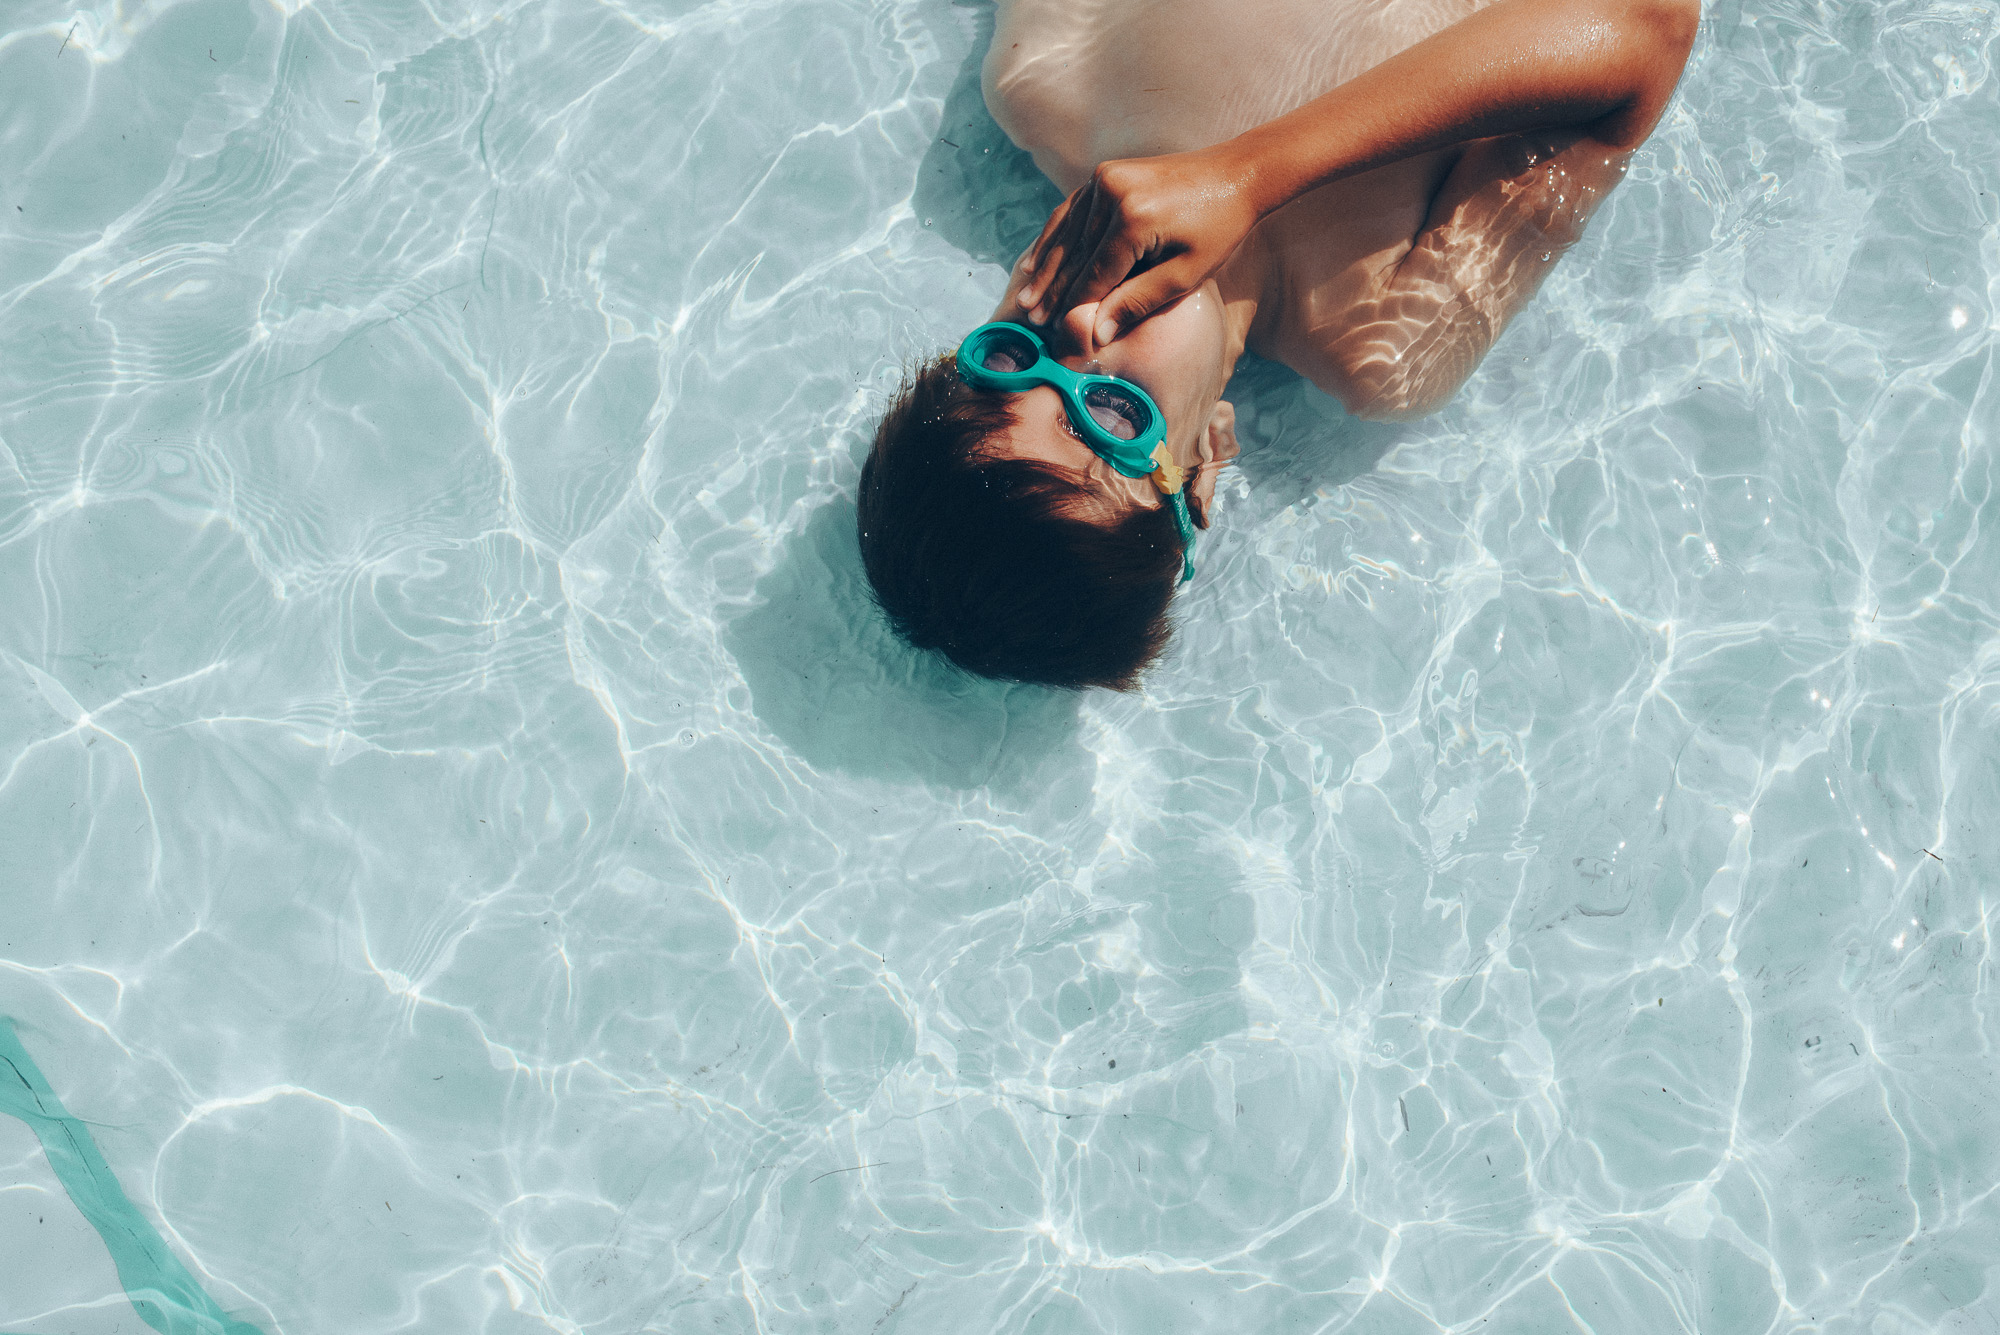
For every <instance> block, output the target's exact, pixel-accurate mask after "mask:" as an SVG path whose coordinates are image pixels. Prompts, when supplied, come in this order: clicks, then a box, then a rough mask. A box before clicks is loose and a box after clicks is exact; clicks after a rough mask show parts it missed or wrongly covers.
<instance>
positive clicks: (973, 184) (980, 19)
mask: <svg viewBox="0 0 2000 1335" xmlns="http://www.w3.org/2000/svg"><path fill="white" fill-rule="evenodd" d="M952 7H953V9H954V10H955V11H957V12H958V13H959V14H960V15H964V16H966V19H967V21H968V22H970V23H971V24H972V25H974V29H975V31H974V33H973V39H972V49H971V50H970V51H969V52H967V54H966V57H965V63H964V64H962V65H960V66H959V69H958V77H957V78H956V79H954V80H953V81H952V85H951V91H950V92H949V93H947V94H946V95H945V100H944V115H943V117H942V118H941V119H940V120H939V122H938V132H937V137H936V138H934V139H932V140H931V146H930V149H929V150H928V151H927V152H926V153H925V154H924V160H923V162H922V164H921V165H920V166H919V167H918V168H917V180H916V184H915V186H914V187H913V189H912V192H911V197H910V207H911V208H913V209H914V210H916V214H917V217H919V218H920V219H922V220H923V222H924V225H925V226H927V227H929V228H930V229H931V230H932V231H934V232H936V233H937V234H938V235H939V236H941V237H943V238H944V239H945V240H946V241H949V242H951V244H952V245H954V246H957V247H958V248H959V249H960V250H963V251H964V252H965V253H966V255H967V257H969V258H971V259H974V260H978V261H979V262H981V263H982V264H998V265H1000V266H1002V267H1003V268H1011V267H1012V266H1013V263H1014V261H1015V260H1016V259H1017V258H1019V256H1020V254H1021V252H1022V251H1024V250H1026V249H1027V248H1028V247H1029V245H1031V244H1032V243H1033V242H1034V239H1035V238H1036V237H1037V236H1039V235H1041V231H1042V224H1043V223H1045V222H1047V221H1048V217H1049V214H1050V213H1052V212H1053V211H1054V210H1055V207H1056V205H1058V204H1060V203H1062V199H1063V196H1062V191H1060V190H1058V189H1056V187H1055V183H1054V182H1052V181H1050V180H1049V178H1048V177H1046V176H1044V175H1042V173H1041V169H1040V168H1038V167H1036V166H1035V160H1034V159H1033V158H1032V157H1030V156H1029V155H1028V154H1027V153H1025V152H1023V151H1022V150H1021V149H1018V148H1016V147H1015V146H1014V141H1013V140H1011V139H1009V138H1008V137H1007V135H1006V132H1005V131H1003V130H1002V129H1001V128H1000V126H999V125H998V124H997V123H996V122H995V121H994V119H993V117H992V114H991V113H989V112H988V111H987V110H986V95H985V93H984V92H982V91H981V89H980V86H979V68H980V66H981V65H982V64H984V63H985V60H986V48H987V46H988V45H989V44H990V43H991V42H992V40H993V6H992V5H991V4H990V3H988V2H987V0H973V2H972V3H967V0H956V3H954V5H953V6H952ZM999 297H1000V294H999V293H998V292H995V293H994V300H996V301H997V300H999Z"/></svg>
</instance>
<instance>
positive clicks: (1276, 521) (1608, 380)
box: [0, 0, 2000, 1335]
mask: <svg viewBox="0 0 2000 1335" xmlns="http://www.w3.org/2000/svg"><path fill="white" fill-rule="evenodd" d="M990 25H991V13H990V9H989V8H987V7H986V6H984V5H978V4H965V3H947V2H946V0H910V2H909V3H886V2H877V3H865V2H863V0H712V2H711V3H707V4H698V3H691V2H689V0H668V2H666V3H644V2H643V0H625V2H622V3H599V4H586V3H572V2H569V0H550V2H548V3H533V4H526V3H514V4H467V3H431V4H425V5H390V4H381V3H353V2H345V3H343V2H340V0H334V2H332V3H319V4H302V3H297V2H296V0H283V2H282V3H265V4H260V3H252V2H251V0H187V2H185V3H166V2H162V0H155V2H153V3H144V4H136V3H109V2H107V3H98V4H94V5H90V6H86V7H83V8H70V7H65V6H58V5H54V4H48V3H41V0H16V3H14V4H12V5H10V6H8V7H7V9H6V10H5V14H4V18H0V317H4V318H0V594H4V601H0V894H4V895H5V900H4V904H5V908H4V913H0V1016H5V1017H8V1018H9V1019H11V1020H12V1022H13V1024H14V1026H15V1028H16V1030H17V1031H18V1034H19V1038H20V1044H21V1048H22V1050H24V1051H25V1052H26V1053H28V1054H30V1055H31V1057H32V1061H33V1062H34V1063H35V1064H37V1065H38V1066H39V1067H40V1070H41V1072H42V1074H43V1075H44V1076H45V1077H46V1080H47V1087H48V1089H49V1090H50V1092H51V1095H52V1096H59V1098H60V1101H61V1104H62V1105H63V1106H65V1107H66V1108H67V1110H68V1113H69V1114H70V1115H71V1116H73V1118H74V1119H76V1121H75V1122H74V1124H72V1123H69V1122H63V1121H60V1120H59V1119H58V1120H55V1121H49V1120H46V1119H45V1120H44V1121H43V1122H42V1123H39V1124H38V1125H40V1126H41V1129H42V1130H44V1131H48V1132H50V1134H56V1133H57V1132H59V1131H61V1130H62V1128H65V1127H72V1126H73V1127H81V1128H84V1129H86V1130H87V1132H88V1134H89V1135H90V1136H91V1137H92V1138H94V1140H95V1142H96V1146H97V1148H98V1149H99V1150H100V1151H101V1153H102V1156H103V1161H104V1163H105V1164H107V1165H108V1167H109V1170H110V1171H111V1172H112V1173H113V1174H115V1176H116V1179H117V1182H118V1184H119V1185H120V1186H121V1187H122V1190H123V1192H124V1193H125V1195H126V1196H128V1197H129V1198H130V1201H131V1204H132V1206H133V1208H135V1209H136V1210H137V1211H138V1214H139V1215H140V1216H141V1217H143V1219H144V1220H145V1221H147V1222H148V1223H149V1224H150V1225H151V1226H152V1227H153V1228H154V1229H156V1230H157V1232H158V1234H159V1237H160V1239H161V1240H163V1243H164V1245H165V1246H167V1247H168V1248H170V1249H171V1252H172V1255H173V1256H174V1257H176V1258H178V1260H179V1262H180V1263H181V1264H184V1265H185V1267H186V1271H187V1273H188V1274H189V1275H191V1276H193V1277H194V1278H195V1279H196V1280H198V1282H199V1283H200V1285H201V1286H202V1287H203V1289H204V1290H205V1291H206V1293H207V1294H208V1295H210V1297H211V1298H212V1300H213V1302H214V1304H216V1305H217V1309H218V1310H220V1311H223V1312H226V1313H228V1314H229V1316H230V1317H231V1318H233V1319H237V1320H241V1321H245V1322H248V1323H251V1324H253V1325H255V1326H256V1327H258V1328H261V1329H264V1330H268V1331H272V1332H279V1331H283V1332H293V1333H300V1335H303V1333H305V1332H341V1333H342V1335H347V1333H351V1332H361V1331H420V1332H432V1331H437V1332H461V1331H485V1332H496V1333H499V1332H529V1331H544V1330H547V1331H560V1332H585V1331H588V1332H600V1331H601V1332H637V1331H673V1332H684V1331H726V1332H738V1331H742V1332H750V1331H757V1332H809V1331H826V1332H834V1331H839V1332H860V1333H863V1335H894V1332H899V1331H900V1332H931V1331H944V1330H967V1331H985V1330H993V1331H1033V1332H1038V1333H1041V1335H1068V1333H1070V1332H1114V1331H1116V1332H1158V1331H1167V1330H1172V1331H1206V1330H1216V1329H1229V1330H1244V1331H1258V1332H1279V1331H1300V1332H1308V1331H1322V1330H1324V1331H1337V1330H1338V1331H1356V1332H1370V1333H1375V1332H1382V1333H1385V1335H1386V1333H1388V1332H1422V1331H1433V1330H1438V1329H1445V1330H1453V1331H1474V1330H1477V1331H1482V1332H1524V1333H1525V1332H1535V1333H1536V1335H1540V1333H1542V1332H1553V1331H1564V1330H1571V1329H1576V1330H1588V1331H1596V1332H1620V1333H1621V1335H1622V1333H1627V1332H1655V1331H1658V1332H1668V1331H1700V1332H1703V1333H1704V1335H1713V1333H1720V1332H1739V1331H1741V1332H1753V1331H1799V1330H1817V1331H1839V1332H1862V1331H1866V1332H1882V1333H1885V1335H1887V1333H1891V1332H1927V1331H1962V1332H1986V1331H1993V1330H1995V1329H2000V1262H1996V1258H2000V1137H1996V1136H1995V1135H1994V1134H1993V1126H1994V1124H1995V1121H1996V1118H2000V1057H1997V1056H1996V1050H1995V1044H1996V1040H2000V1027H1997V1026H2000V1009H1997V1008H2000V980H1996V967H2000V966H1996V961H1995V956H1994V943H1993V939H1992V935H1993V926H1994V918H1995V916H1996V914H2000V892H1997V891H1996V888H1995V887H1996V870H1997V869H1996V862H2000V843H1996V838H1995V834H1994V831H1995V829H1996V816H2000V811H1996V800H2000V603H1997V602H1996V598H1995V593H1994V590H1995V587H1996V584H1995V577H1996V574H2000V535H1997V534H1996V532H1995V528H1996V515H2000V511H1996V510H1995V509H1994V508H1993V507H1992V505H1991V504H1990V503H1989V502H1990V500H1991V497H1992V493H1993V489H1994V485H1995V481H1996V466H1995V440H1994V436H1995V429H1996V425H2000V412H1996V403H2000V386H1996V381H1995V376H1996V368H1995V364H1994V349H1995V337H1994V334H1995V328H1996V297H2000V289H1996V276H2000V221H1997V220H2000V163H1996V157H1995V153H1994V144H1995V135H1996V128H1995V127H1996V125H2000V118H1996V83H1995V80H1994V78H1993V61H1994V56H1995V32H1996V27H2000V18H1996V14H1995V10H1994V8H1993V6H1992V5H1991V4H1990V3H1972V4H1952V3H1911V2H1909V0H1892V2H1890V3H1882V4H1866V5H1863V4H1849V5H1838V4H1817V3H1806V2H1804V0H1756V3H1752V4H1735V3H1720V4H1715V5H1713V6H1711V7H1710V8H1709V10H1708V12H1707V15H1706V19H1705V22H1704V25H1703V29H1702V34H1701V37H1700V40H1699V43H1698V45H1697V47H1696V51H1695V55H1694V59H1693V62H1692V64H1691V66H1690V70H1689V73H1688V76H1687V78H1686V80H1685V82H1684V84H1683V90H1682V95H1681V97H1680V99H1679V100H1678V101H1677V103H1676V105H1675V107H1674V109H1673V110H1672V111H1671V112H1670V113H1669V115H1668V117H1667V119H1666V121H1665V122H1664V123H1663V125H1662V126H1661V129H1660V131H1659V133H1658V134H1657V136H1656V137H1655V138H1654V140H1653V141H1652V142H1651V144H1650V145H1649V146H1648V147H1647V148H1646V149H1645V150H1644V151H1643V152H1642V153H1641V154H1640V155H1639V156H1638V158H1637V159H1636V160H1635V163H1634V166H1633V169H1632V171H1631V174H1630V176H1629V178H1628V180H1627V182H1626V184H1625V185H1623V186H1622V187H1621V188H1620V189H1619V191H1618V192H1617V193H1616V194H1615V195H1614V196H1613V197H1612V199H1611V201H1610V203H1609V204H1608V206H1607V207H1606V208H1605V210H1604V211H1603V212H1602V214H1601V215H1600V216H1599V218H1598V220H1597V222H1596V223H1595V224H1594V225H1593V228H1592V230H1591V233H1590V235H1589V236H1588V238H1587V239H1586V240H1585V241H1584V243H1583V244H1582V245H1581V246H1579V247H1578V248H1577V250H1576V251H1574V252H1573V253H1572V254H1571V255H1570V256H1569V257H1568V258H1567V259H1566V260H1565V261H1564V262H1563V263H1562V265H1561V266H1560V268H1559V269H1558V271H1557V273H1556V274H1555V276H1554V277H1553V279H1552V280H1551V281H1550V283H1549V284H1548V286H1547V287H1546V289H1545V290H1544V292H1543V294H1542V296H1541V297H1540V298H1539V299H1538V300H1537V301H1536V302H1535V304H1534V305H1533V306H1532V307H1531V308H1530V309H1529V310H1528V311H1527V313H1526V314H1524V315H1523V316H1522V317H1521V318H1520V319H1519V321H1518V322H1517V323H1516V325H1515V326H1514V327H1513V328H1512V329H1511V330H1510V331H1509V332H1508V333H1507V334H1506V336H1505V337H1504V338H1503V339H1502V340H1501V341H1500V343H1499V345H1498V346H1497V348H1496V349H1495V351H1494V353H1493V355H1492V356H1491V358H1490V359H1489V360H1488V361H1487V363H1486V364H1485V366H1484V367H1483V368H1482V369H1481V370H1480V371H1479V373H1478V374H1477V375H1476V376H1475V377H1474V378H1473V380H1472V381H1471V383H1470V384H1469V385H1468V386H1467V387H1466V389H1465V390H1464V391H1463V392H1462V393H1461V394H1460V395H1459V396H1458V398H1457V399H1456V400H1455V401H1454V402H1453V403H1452V404H1451V405H1450V406H1449V407H1448V408H1447V409H1446V410H1445V411H1444V412H1442V413H1440V414H1439V415H1437V416H1435V417H1433V418H1430V419H1427V420H1424V421H1421V422H1417V423H1414V424H1409V425H1401V426H1372V425H1364V424H1358V423H1355V422H1353V421H1350V420H1347V419H1345V418H1344V417H1343V416H1342V415H1341V413H1340V412H1339V410H1338V409H1337V407H1336V406H1335V405H1333V404H1332V402H1331V401H1330V400H1328V399H1327V398H1325V397H1324V396H1322V395H1320V394H1318V393H1317V392H1315V391H1312V390H1310V389H1308V388H1306V387H1304V386H1303V385H1301V384H1300V382H1298V381H1297V380H1296V378H1294V377H1292V376H1291V375H1290V374H1289V373H1286V372H1283V371H1282V370H1280V369H1279V368H1276V367H1273V366H1270V365H1268V364H1263V363H1254V364H1249V365H1246V367H1245V368H1244V369H1243V370H1242V372H1241V373H1240V374H1239V376H1238V379H1237V382H1236V385H1235V387H1234V388H1233V390H1232V396H1233V397H1234V398H1235V400H1236V402H1237V403H1238V405H1239V407H1240V409H1241V411H1242V417H1243V423H1244V428H1245V442H1246V444H1245V452H1244V456H1243V459H1242V462H1241V465H1240V467H1239V468H1238V469H1237V470H1236V473H1235V475H1234V477H1233V479H1231V480H1230V481H1229V482H1228V483H1227V484H1226V485H1225V487H1224V494H1223V495H1222V497H1221V502H1220V505H1219V507H1218V509H1219V517H1218V521H1217V526H1216V529H1215V530H1214V531H1213V532H1212V533H1211V535H1209V536H1207V537H1205V538H1204V539H1203V560H1202V570H1201V574H1200V576H1199V577H1198V578H1197V579H1196V581H1195V582H1194V584H1192V585H1191V586H1190V587H1189V588H1188V589H1187V591H1186V592H1185V593H1184V594H1183V595H1182V597H1181V599H1180V602H1179V604H1178V607H1179V616H1180V620H1181V627H1182V628H1181V631H1180V635H1179V639H1178V641H1177V648H1176V650H1175V651H1174V652H1173V654H1172V657H1171V658H1170V660H1169V661H1168V662H1167V663H1166V665H1165V666H1164V667H1163V668H1162V669H1160V670H1159V671H1158V672H1156V673H1155V674H1154V675H1153V676H1152V677H1151V678H1149V679H1148V682H1147V685H1146V689H1145V691H1144V693H1143V694H1140V695H1138V696H1134V697H1117V696H1109V695H1104V694H1101V693H1094V694H1086V695H1082V696H1068V695H1061V694H1052V693H1048V692H1044V691H1039V690H1032V689H1026V688H1007V687H1000V686H994V685H989V684H981V683H976V682H972V681H968V680H965V679H961V678H957V677H954V676H952V675H950V674H948V673H947V672H945V671H943V670H941V669H939V668H938V667H937V666H935V665H934V664H932V663H930V662H927V661H925V660H922V659H920V658H917V657H915V656H913V655H911V654H909V653H908V652H906V651H904V650H902V649H900V648H898V647H897V646H896V645H895V644H894V642H893V641H892V640H891V639H890V638H889V636H888V635H887V633H886V632H885V631H884V630H883V628H882V627H881V625H880V624H879V623H878V622H877V621H876V620H875V619H874V618H873V616H872V614H871V613H870V612H869V611H868V610H867V599H866V595H865V589H864V585H863V582H862V577H861V574H860V568H859V562H858V557H857V554H856V552H855V547H854V539H853V534H852V528H853V506H852V500H851V497H852V492H853V487H854V482H855V477H856V473H857V470H858V467H859V461H860V455H861V451H862V450H863V448H864V447H865V443H866V440H867V437H868V434H869V432H870V430H871V427H872V424H873V418H874V416H875V415H876V414H877V412H878V411H879V409H880V407H881V405H882V404H883V402H884V400H885V397H886V395H887V393H888V391H889V389H890V388H891V386H892V385H893V383H894V381H895V379H896V377H897V375H898V373H899V371H900V368H901V367H902V366H903V365H904V364H905V363H907V362H908V361H909V360H911V359H913V358H915V357H917V356H919V355H921V354H923V353H926V352H928V351H931V350H934V349H936V348H938V347H939V346H941V345H944V344H946V343H949V342H950V341H952V340H953V339H955V338H956V337H957V336H958V335H959V334H960V333H962V332H963V331H964V330H965V329H966V328H968V327H970V325H971V324H972V323H974V322H975V321H976V320H978V319H979V318H981V317H982V316H983V315H984V313H985V312H986V310H987V309H989V307H990V304H991V302H992V301H993V300H994V298H995V294H996V293H997V292H998V290H999V285H1000V282H1001V267H1000V266H1001V265H1002V264H1003V263H1004V262H1005V261H1006V260H1007V259H1009V258H1011V256H1012V254H1013V253H1014V250H1015V249H1016V248H1018V247H1019V246H1020V245H1022V244H1024V243H1025V241H1026V240H1027V239H1029V238H1030V237H1031V236H1032V235H1033V232H1034V229H1035V228H1036V227H1037V226H1038V224H1039V223H1040V221H1041V219H1042V217H1043V216H1044V214H1045V212H1046V209H1047V208H1048V206H1049V205H1050V203H1051V202H1052V201H1053V198H1054V195H1053V192H1052V190H1051V189H1050V188H1049V187H1047V186H1046V185H1045V184H1043V183H1041V182H1040V181H1039V178H1038V177H1037V176H1036V175H1035V174H1034V172H1033V169H1032V167H1031V166H1030V165H1029V164H1028V163H1027V162H1026V160H1025V159H1024V158H1023V157H1022V156H1021V155H1020V154H1018V153H1017V152H1015V151H1014V150H1013V149H1012V148H1011V147H1009V146H1008V145H1007V143H1006V142H1005V140H1004V139H1003V138H1002V137H1001V136H1000V134H999V132H998V131H997V130H996V129H995V127H994V126H993V125H992V123H991V121H990V120H989V119H987V118H986V116H985V115H984V113H983V111H982V110H981V106H980V101H979V95H978V88H977V79H976V74H977V65H978V59H979V56H980V53H981V51H982V50H983V44H984V41H985V35H986V33H987V31H988V30H989V29H990ZM25 1088H26V1086H23V1089H25ZM4 1106H15V1105H4ZM50 1116H53V1114H51V1115H50ZM65 1143H68V1142H65ZM64 1162H65V1163H68V1162H71V1161H69V1160H65V1161H64ZM75 1162H83V1161H82V1160H77V1161H75ZM112 1256H113V1252H112V1251H111V1250H107V1247H106V1244H105V1242H104V1241H103V1239H101V1238H100V1237H99V1235H98V1232H97V1231H96V1229H95V1227H93V1224H92V1222H91V1218H90V1217H87V1216H86V1213H85V1212H83V1211H80V1209H79V1205H78V1203H77V1202H73V1201H72V1199H71V1197H70V1195H69V1192H68V1191H67V1190H66V1186H65V1181H64V1180H59V1178H58V1176H57V1173H56V1171H55V1170H54V1169H52V1167H51V1165H50V1161H49V1158H48V1156H46V1155H45V1154H44V1153H43V1151H42V1149H41V1148H40V1143H39V1142H38V1141H37V1140H36V1138H35V1135H34V1134H33V1129H32V1128H31V1126H30V1124H29V1123H28V1122H25V1121H21V1120H16V1119H15V1118H13V1117H6V1118H0V1328H4V1329H6V1330H9V1331H16V1332H45V1333H48V1335H98V1333H99V1332H111V1331H121V1330H122V1331H132V1330H135V1329H138V1328H139V1322H138V1318H137V1317H136V1316H135V1313H134V1309H133V1307H132V1305H131V1301H130V1299H128V1297H127V1295H126V1292H125V1287H124V1285H123V1284H122V1283H121V1280H120V1277H119V1272H118V1271H117V1269H116V1268H115V1267H114V1265H113V1260H112ZM190 1301H192V1300H190ZM197 1306H198V1305H197ZM156 1309H157V1305H156ZM193 1310H194V1309H193V1308H190V1309H189V1311H193ZM170 1315H171V1314H170ZM162 1319H163V1320H165V1319H167V1318H164V1317H163V1318H162ZM173 1319H174V1320H177V1321H180V1322H181V1324H179V1325H177V1326H173V1327H172V1328H173V1329H175V1330H176V1331H179V1330H187V1331H197V1330H208V1329H213V1328H214V1324H213V1321H212V1319H211V1320H210V1324H209V1325H207V1326H204V1325H202V1324H201V1320H204V1319H208V1318H200V1319H198V1318H197V1317H196V1316H193V1315H185V1314H184V1315H183V1316H180V1317H174V1318H173Z"/></svg>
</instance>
